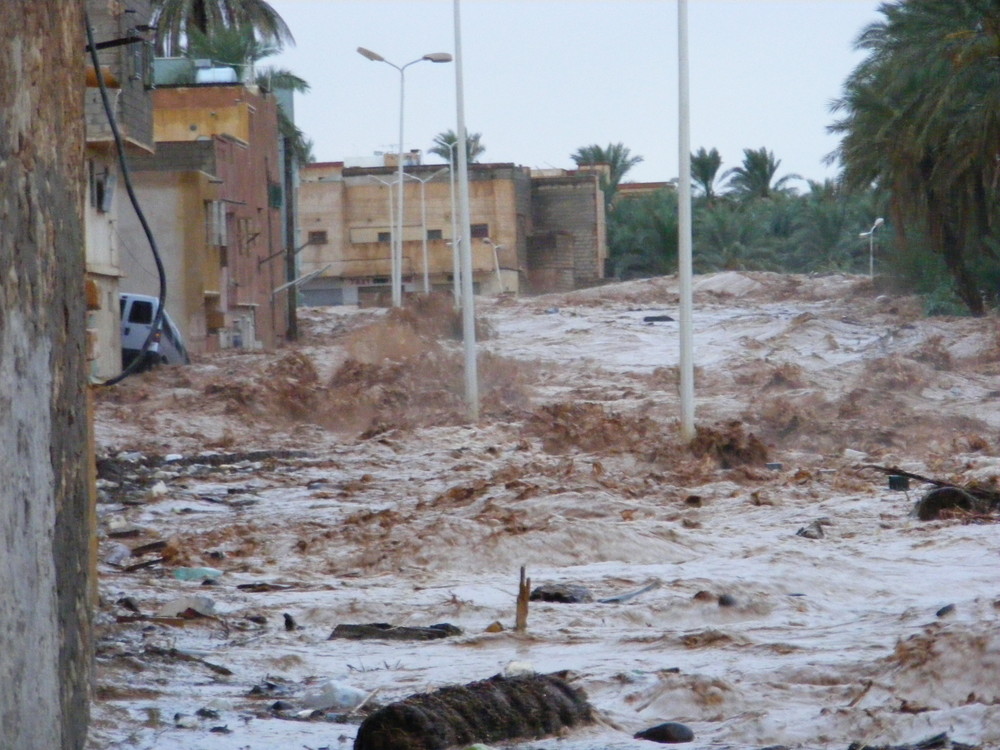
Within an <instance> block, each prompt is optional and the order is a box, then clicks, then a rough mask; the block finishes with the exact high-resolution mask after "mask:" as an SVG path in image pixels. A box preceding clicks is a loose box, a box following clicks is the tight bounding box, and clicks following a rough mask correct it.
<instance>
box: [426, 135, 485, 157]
mask: <svg viewBox="0 0 1000 750" xmlns="http://www.w3.org/2000/svg"><path fill="white" fill-rule="evenodd" d="M482 137H483V134H482V133H469V132H466V135H465V158H466V160H467V161H468V163H469V164H475V163H476V161H478V160H479V157H480V156H481V155H482V154H483V152H484V151H486V146H484V145H483V143H482ZM456 143H458V135H457V134H456V133H455V131H454V130H445V131H444V132H441V133H438V134H437V135H436V136H434V145H433V146H432V147H431V148H430V149H428V151H427V153H429V154H435V155H437V156H440V157H441V158H442V159H444V160H445V161H447V162H448V163H451V155H452V152H453V150H454V148H455V144H456Z"/></svg>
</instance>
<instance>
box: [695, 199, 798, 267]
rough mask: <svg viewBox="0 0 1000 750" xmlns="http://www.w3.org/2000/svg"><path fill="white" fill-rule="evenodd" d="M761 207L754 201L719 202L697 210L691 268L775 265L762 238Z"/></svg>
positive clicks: (773, 254) (775, 261)
mask: <svg viewBox="0 0 1000 750" xmlns="http://www.w3.org/2000/svg"><path fill="white" fill-rule="evenodd" d="M760 211H761V208H760V207H759V206H757V205H756V204H754V203H733V202H731V201H721V202H719V203H717V204H716V205H714V206H712V207H711V208H705V209H704V210H702V211H700V212H698V214H697V215H696V216H695V222H694V246H695V248H696V252H695V254H694V258H693V261H694V267H695V270H696V271H697V272H698V273H709V272H712V271H761V270H775V269H777V268H778V267H779V261H778V258H777V256H776V254H775V252H774V250H773V249H772V248H771V247H770V246H769V243H768V242H767V241H766V231H765V228H764V223H763V221H762V217H761V216H760V215H759V214H760Z"/></svg>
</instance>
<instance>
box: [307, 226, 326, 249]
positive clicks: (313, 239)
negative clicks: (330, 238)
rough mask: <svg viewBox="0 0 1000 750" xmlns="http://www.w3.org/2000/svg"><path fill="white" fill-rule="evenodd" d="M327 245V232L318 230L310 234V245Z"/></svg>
mask: <svg viewBox="0 0 1000 750" xmlns="http://www.w3.org/2000/svg"><path fill="white" fill-rule="evenodd" d="M326 243H327V239H326V230H325V229H323V230H318V231H315V232H310V233H309V244H310V245H325V244H326Z"/></svg>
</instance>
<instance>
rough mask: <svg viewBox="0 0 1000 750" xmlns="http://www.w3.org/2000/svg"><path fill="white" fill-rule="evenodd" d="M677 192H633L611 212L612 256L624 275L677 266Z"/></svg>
mask: <svg viewBox="0 0 1000 750" xmlns="http://www.w3.org/2000/svg"><path fill="white" fill-rule="evenodd" d="M677 221H678V219H677V194H676V193H675V192H674V191H673V190H660V191H657V192H656V193H648V194H645V195H637V196H630V197H627V198H622V199H620V200H618V201H617V202H616V203H615V209H614V211H612V212H611V213H610V214H609V216H608V257H609V258H610V259H611V265H612V269H613V273H614V275H615V276H616V277H617V278H620V279H633V278H643V277H647V276H662V275H664V274H667V273H671V272H672V271H674V270H675V269H676V268H677Z"/></svg>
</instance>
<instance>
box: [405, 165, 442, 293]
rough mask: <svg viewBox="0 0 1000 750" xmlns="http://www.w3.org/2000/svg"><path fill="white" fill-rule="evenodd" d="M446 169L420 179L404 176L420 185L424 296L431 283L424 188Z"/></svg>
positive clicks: (413, 175)
mask: <svg viewBox="0 0 1000 750" xmlns="http://www.w3.org/2000/svg"><path fill="white" fill-rule="evenodd" d="M447 169H448V168H447V167H441V169H439V170H438V171H437V172H435V173H434V174H432V175H431V176H430V177H424V178H420V177H417V176H416V175H415V174H408V175H405V176H406V177H409V178H410V179H411V180H416V181H417V182H419V183H420V231H421V233H422V234H423V239H422V240H421V244H422V247H423V258H424V294H430V291H431V283H430V271H429V270H428V268H427V193H426V191H425V187H426V185H427V183H428V182H430V181H431V180H433V179H434V178H435V177H437V176H438V175H439V174H441V173H442V172H444V171H446V170H447Z"/></svg>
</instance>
